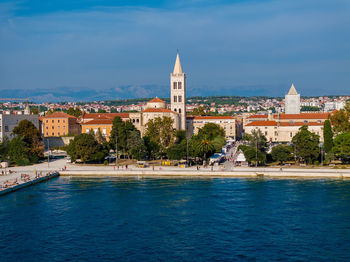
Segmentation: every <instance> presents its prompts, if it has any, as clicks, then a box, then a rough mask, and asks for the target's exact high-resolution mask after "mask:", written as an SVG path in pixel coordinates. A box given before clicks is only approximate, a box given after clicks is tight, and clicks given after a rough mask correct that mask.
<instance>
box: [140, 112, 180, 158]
mask: <svg viewBox="0 0 350 262" xmlns="http://www.w3.org/2000/svg"><path fill="white" fill-rule="evenodd" d="M173 123H174V120H173V119H171V118H170V117H166V116H165V117H162V118H161V117H156V118H155V119H151V120H149V121H148V122H147V124H146V133H145V135H146V136H148V137H149V138H150V139H151V141H153V142H155V143H157V144H158V145H159V148H160V151H161V153H162V154H164V153H165V152H166V150H167V149H168V148H169V147H170V146H171V145H173V144H174V142H175V130H174V128H173Z"/></svg>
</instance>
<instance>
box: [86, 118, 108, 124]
mask: <svg viewBox="0 0 350 262" xmlns="http://www.w3.org/2000/svg"><path fill="white" fill-rule="evenodd" d="M112 123H113V120H111V119H94V120H91V121H88V122H86V123H83V124H81V125H112Z"/></svg>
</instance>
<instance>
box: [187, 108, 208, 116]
mask: <svg viewBox="0 0 350 262" xmlns="http://www.w3.org/2000/svg"><path fill="white" fill-rule="evenodd" d="M190 114H191V115H193V116H205V112H204V108H203V107H202V106H199V107H197V108H194V109H193V111H192V112H191V113H190Z"/></svg>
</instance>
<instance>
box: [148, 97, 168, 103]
mask: <svg viewBox="0 0 350 262" xmlns="http://www.w3.org/2000/svg"><path fill="white" fill-rule="evenodd" d="M148 103H165V101H163V100H162V99H159V98H158V97H155V98H153V99H152V100H151V101H148Z"/></svg>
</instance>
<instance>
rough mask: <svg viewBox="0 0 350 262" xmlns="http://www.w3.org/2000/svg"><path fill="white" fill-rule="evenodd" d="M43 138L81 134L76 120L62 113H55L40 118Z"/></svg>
mask: <svg viewBox="0 0 350 262" xmlns="http://www.w3.org/2000/svg"><path fill="white" fill-rule="evenodd" d="M42 133H43V135H44V137H59V136H66V135H75V134H79V133H81V129H80V125H79V124H78V122H77V118H75V117H74V116H71V115H68V114H66V113H63V112H55V113H52V114H50V115H48V116H44V117H43V118H42Z"/></svg>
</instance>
